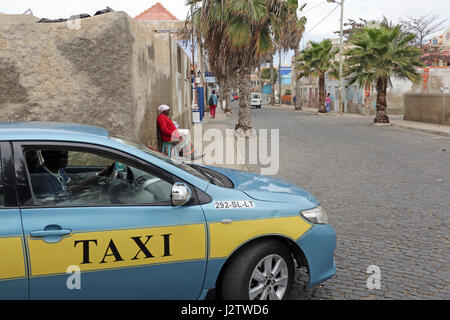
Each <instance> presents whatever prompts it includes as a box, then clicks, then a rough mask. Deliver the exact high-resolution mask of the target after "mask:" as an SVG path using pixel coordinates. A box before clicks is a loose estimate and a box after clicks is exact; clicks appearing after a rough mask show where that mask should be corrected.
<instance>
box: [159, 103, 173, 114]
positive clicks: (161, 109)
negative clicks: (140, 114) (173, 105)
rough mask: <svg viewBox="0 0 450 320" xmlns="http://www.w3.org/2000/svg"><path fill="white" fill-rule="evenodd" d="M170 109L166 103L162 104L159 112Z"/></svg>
mask: <svg viewBox="0 0 450 320" xmlns="http://www.w3.org/2000/svg"><path fill="white" fill-rule="evenodd" d="M169 109H170V107H169V106H166V105H165V104H162V105H160V106H159V107H158V112H159V113H163V112H164V111H167V110H169Z"/></svg>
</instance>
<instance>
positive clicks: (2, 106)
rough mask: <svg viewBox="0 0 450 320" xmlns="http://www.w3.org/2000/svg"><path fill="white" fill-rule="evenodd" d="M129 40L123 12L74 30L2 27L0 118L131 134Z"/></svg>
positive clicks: (63, 25) (55, 25) (54, 25)
mask: <svg viewBox="0 0 450 320" xmlns="http://www.w3.org/2000/svg"><path fill="white" fill-rule="evenodd" d="M133 41H134V40H133V37H132V35H131V33H130V23H129V18H128V17H127V15H126V14H124V13H114V14H108V15H102V16H98V17H95V18H88V19H83V20H82V24H81V28H80V29H78V30H77V29H69V28H68V27H67V24H66V23H52V24H41V23H30V24H20V25H0V69H2V70H5V69H6V72H5V73H2V76H1V77H0V88H2V92H1V93H0V96H1V97H2V98H0V99H1V100H0V112H1V115H2V120H4V121H33V120H43V121H63V122H77V123H85V124H92V125H100V126H103V127H106V128H108V129H110V130H111V131H112V132H113V133H115V134H126V135H130V130H129V129H130V128H132V127H133V122H132V114H133V110H132V109H131V106H132V93H131V68H130V67H131V66H130V61H129V60H130V59H129V58H130V56H131V54H132V45H133ZM8 71H12V72H11V73H9V72H8ZM3 74H9V76H6V77H5V76H3ZM9 88H14V90H13V91H12V92H11V91H10V89H9ZM5 94H6V98H5Z"/></svg>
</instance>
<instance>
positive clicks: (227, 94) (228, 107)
mask: <svg viewBox="0 0 450 320" xmlns="http://www.w3.org/2000/svg"><path fill="white" fill-rule="evenodd" d="M230 96H231V81H230V79H229V78H227V79H225V81H224V90H223V97H222V100H225V113H227V112H230V113H231V112H233V110H232V109H231V104H230V103H231V102H230Z"/></svg>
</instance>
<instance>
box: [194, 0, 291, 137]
mask: <svg viewBox="0 0 450 320" xmlns="http://www.w3.org/2000/svg"><path fill="white" fill-rule="evenodd" d="M199 2H201V3H202V5H201V23H200V24H201V25H202V28H201V30H202V34H203V37H204V38H205V48H206V49H207V51H208V54H209V57H210V60H215V61H217V63H219V64H220V65H221V68H222V69H223V68H226V69H227V71H228V72H233V71H234V70H236V73H237V75H238V87H239V115H238V123H237V124H236V127H235V129H236V130H238V129H241V130H243V131H244V132H247V131H248V130H250V129H251V128H252V124H251V117H250V115H251V113H250V75H251V72H252V71H253V70H254V69H256V67H258V66H259V65H260V64H261V61H262V60H263V59H264V57H265V55H266V54H267V52H269V51H270V50H272V48H273V41H272V37H271V34H272V26H274V25H275V24H277V23H280V22H279V21H281V20H282V15H283V14H284V12H285V9H284V7H285V6H286V2H285V1H280V0H191V2H189V3H199Z"/></svg>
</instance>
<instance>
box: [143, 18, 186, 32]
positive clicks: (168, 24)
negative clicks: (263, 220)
mask: <svg viewBox="0 0 450 320" xmlns="http://www.w3.org/2000/svg"><path fill="white" fill-rule="evenodd" d="M135 21H136V22H137V23H140V24H141V25H142V27H143V28H145V29H147V30H149V31H158V30H159V31H172V32H178V31H179V30H182V29H183V28H184V21H175V20H174V21H171V20H167V21H143V20H135Z"/></svg>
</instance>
